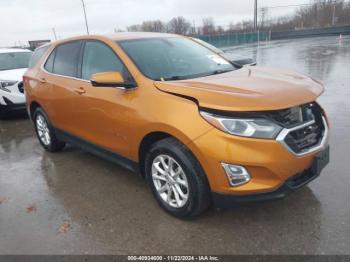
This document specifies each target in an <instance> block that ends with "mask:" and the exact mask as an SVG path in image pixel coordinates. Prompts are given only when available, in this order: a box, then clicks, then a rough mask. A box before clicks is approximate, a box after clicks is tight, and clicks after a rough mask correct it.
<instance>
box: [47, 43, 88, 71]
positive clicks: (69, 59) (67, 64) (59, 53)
mask: <svg viewBox="0 0 350 262" xmlns="http://www.w3.org/2000/svg"><path fill="white" fill-rule="evenodd" d="M81 45H82V41H74V42H68V43H65V44H61V45H59V46H58V47H56V49H55V52H56V54H55V58H54V63H53V70H52V72H53V73H54V74H58V75H63V76H70V77H79V74H78V71H79V70H78V64H79V57H80V49H81Z"/></svg>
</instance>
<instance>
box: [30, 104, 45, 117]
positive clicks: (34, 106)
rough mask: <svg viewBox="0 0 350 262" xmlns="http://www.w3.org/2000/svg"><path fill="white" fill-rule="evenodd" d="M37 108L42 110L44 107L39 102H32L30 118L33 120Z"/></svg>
mask: <svg viewBox="0 0 350 262" xmlns="http://www.w3.org/2000/svg"><path fill="white" fill-rule="evenodd" d="M37 108H42V106H41V105H40V104H39V103H38V102H36V101H32V102H31V103H30V106H29V116H30V118H31V119H32V120H33V117H34V112H35V110H36V109H37Z"/></svg>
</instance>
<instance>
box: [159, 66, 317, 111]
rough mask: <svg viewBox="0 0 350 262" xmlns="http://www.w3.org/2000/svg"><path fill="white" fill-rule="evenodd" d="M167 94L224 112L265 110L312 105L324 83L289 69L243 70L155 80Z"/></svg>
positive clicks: (248, 68) (257, 68) (263, 68)
mask: <svg viewBox="0 0 350 262" xmlns="http://www.w3.org/2000/svg"><path fill="white" fill-rule="evenodd" d="M155 86H156V87H157V88H158V89H159V90H161V91H164V92H167V93H171V94H174V95H180V96H185V97H190V98H194V99H196V100H197V101H198V103H199V106H200V107H204V108H212V109H217V110H225V111H265V110H276V109H284V108H288V107H293V106H296V105H300V104H304V103H308V102H312V101H314V100H316V98H317V97H318V96H320V95H321V94H322V92H323V90H324V88H323V86H322V84H321V83H319V82H317V81H315V80H313V79H311V78H309V77H306V76H303V75H301V74H297V73H295V72H292V71H287V70H277V69H272V68H266V67H244V68H242V69H240V70H236V71H232V72H228V73H224V74H218V75H212V76H207V77H201V78H195V79H189V80H181V81H166V82H161V81H156V82H155Z"/></svg>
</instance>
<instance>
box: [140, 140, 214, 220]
mask: <svg viewBox="0 0 350 262" xmlns="http://www.w3.org/2000/svg"><path fill="white" fill-rule="evenodd" d="M145 168H146V170H145V171H146V177H147V180H148V183H149V185H150V187H151V189H152V192H153V195H154V196H155V198H156V199H157V201H158V203H159V205H160V206H161V207H162V208H163V209H164V210H165V211H167V212H168V213H170V214H171V215H173V216H176V217H179V218H194V217H196V216H198V215H199V214H201V213H202V212H203V211H205V210H206V209H207V208H208V207H209V205H210V203H211V199H210V189H209V185H208V182H207V180H206V177H205V174H204V172H203V170H202V168H201V166H200V165H199V163H198V161H197V160H196V159H195V157H194V156H193V155H192V153H191V152H190V151H189V150H188V149H187V148H186V147H185V146H184V145H183V144H181V143H180V142H179V141H177V140H176V139H174V138H166V139H163V140H160V141H158V142H156V143H155V144H153V145H152V147H151V148H150V150H149V153H148V154H147V156H146V159H145Z"/></svg>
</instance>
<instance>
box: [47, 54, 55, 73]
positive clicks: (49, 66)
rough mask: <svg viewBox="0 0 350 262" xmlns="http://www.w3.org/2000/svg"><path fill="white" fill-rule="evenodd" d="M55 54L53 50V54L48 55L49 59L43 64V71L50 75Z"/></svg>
mask: <svg viewBox="0 0 350 262" xmlns="http://www.w3.org/2000/svg"><path fill="white" fill-rule="evenodd" d="M55 54H56V50H53V52H52V53H51V54H50V56H49V58H48V59H47V60H46V63H45V66H44V68H45V70H46V71H48V72H50V73H52V70H53V62H54V60H55Z"/></svg>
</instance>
